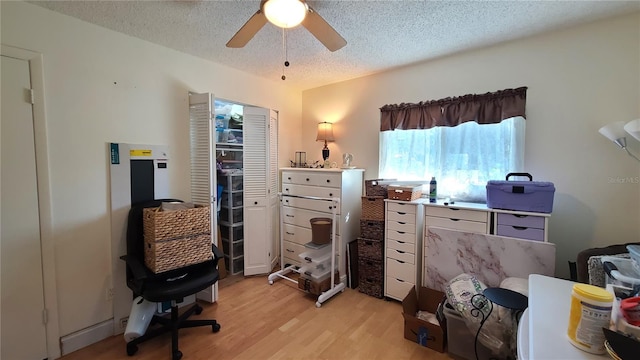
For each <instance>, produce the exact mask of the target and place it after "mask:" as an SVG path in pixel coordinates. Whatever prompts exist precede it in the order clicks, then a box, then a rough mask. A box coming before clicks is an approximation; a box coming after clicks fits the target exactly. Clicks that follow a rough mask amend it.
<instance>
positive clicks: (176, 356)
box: [172, 350, 182, 360]
mask: <svg viewBox="0 0 640 360" xmlns="http://www.w3.org/2000/svg"><path fill="white" fill-rule="evenodd" d="M180 359H182V352H181V351H180V350H176V351H174V352H173V358H172V360H180Z"/></svg>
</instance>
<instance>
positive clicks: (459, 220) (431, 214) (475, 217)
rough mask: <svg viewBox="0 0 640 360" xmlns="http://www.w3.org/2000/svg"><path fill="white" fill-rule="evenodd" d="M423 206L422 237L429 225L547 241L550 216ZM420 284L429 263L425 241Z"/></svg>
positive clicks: (463, 205)
mask: <svg viewBox="0 0 640 360" xmlns="http://www.w3.org/2000/svg"><path fill="white" fill-rule="evenodd" d="M423 205H424V228H423V230H424V235H423V236H427V229H428V227H429V226H433V227H439V228H445V229H451V230H457V231H462V232H470V233H478V234H490V235H499V236H504V237H512V238H516V239H525V240H534V241H540V242H548V241H549V238H548V227H549V217H550V216H551V214H547V213H534V212H525V211H512V210H501V209H491V208H488V207H487V205H486V204H478V203H465V202H459V203H458V202H456V203H454V204H448V205H445V203H444V202H443V201H438V202H436V203H430V202H428V201H423ZM423 244H424V249H423V256H424V257H425V259H424V260H423V262H422V269H423V270H422V276H423V284H424V283H425V276H426V273H427V271H426V270H427V267H428V266H429V264H428V263H427V261H426V257H427V253H428V251H429V250H428V249H427V241H426V240H424V239H423Z"/></svg>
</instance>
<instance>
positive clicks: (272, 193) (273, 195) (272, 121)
mask: <svg viewBox="0 0 640 360" xmlns="http://www.w3.org/2000/svg"><path fill="white" fill-rule="evenodd" d="M278 178H279V176H278V112H277V111H275V110H271V111H270V116H269V184H268V186H269V190H268V196H269V212H268V214H269V216H270V218H269V221H270V229H271V232H270V234H271V252H270V264H271V265H270V269H269V270H271V269H274V268H275V266H276V264H277V263H278V259H280V241H278V240H277V239H279V238H280V227H279V226H280V221H279V219H280V216H279V214H278V212H279V211H280V206H279V205H280V202H279V201H278V189H280V185H279V184H278Z"/></svg>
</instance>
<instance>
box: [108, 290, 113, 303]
mask: <svg viewBox="0 0 640 360" xmlns="http://www.w3.org/2000/svg"><path fill="white" fill-rule="evenodd" d="M107 301H113V288H109V289H107Z"/></svg>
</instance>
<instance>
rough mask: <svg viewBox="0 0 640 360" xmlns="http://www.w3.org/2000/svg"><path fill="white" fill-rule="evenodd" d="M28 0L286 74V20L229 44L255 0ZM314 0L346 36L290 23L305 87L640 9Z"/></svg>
mask: <svg viewBox="0 0 640 360" xmlns="http://www.w3.org/2000/svg"><path fill="white" fill-rule="evenodd" d="M28 2H30V3H34V4H36V5H39V6H42V7H45V8H48V9H51V10H54V11H57V12H60V13H63V14H66V15H70V16H73V17H76V18H79V19H82V20H84V21H87V22H91V23H94V24H97V25H100V26H103V27H106V28H109V29H112V30H115V31H118V32H121V33H124V34H128V35H130V36H134V37H137V38H141V39H144V40H147V41H150V42H153V43H156V44H160V45H163V46H166V47H169V48H173V49H176V50H179V51H181V52H185V53H189V54H192V55H195V56H198V57H201V58H204V59H209V60H211V61H213V62H216V63H219V64H224V65H227V66H229V67H232V68H236V69H239V70H242V71H245V72H249V73H252V74H255V75H258V76H261V77H265V78H269V79H274V80H278V81H281V80H279V79H280V76H281V75H282V71H283V65H282V63H283V45H282V44H283V41H282V30H281V29H279V28H277V27H275V26H273V25H271V24H269V23H267V25H265V27H263V28H262V30H260V31H259V32H258V34H257V35H256V36H255V37H254V38H253V39H252V40H251V41H250V42H249V43H248V44H247V45H246V46H245V47H244V48H241V49H231V48H227V47H226V46H225V44H226V42H227V41H228V40H229V39H230V38H231V37H232V36H233V35H234V34H235V33H236V31H237V30H238V29H239V28H240V27H241V26H242V25H243V24H244V23H245V22H246V21H247V20H248V19H249V18H250V17H251V15H253V14H254V13H255V12H256V10H258V8H259V6H260V1H258V0H252V1H248V0H244V1H238V0H236V1H230V0H226V1H212V0H208V1H202V0H167V1H28ZM308 3H309V4H310V5H311V6H312V7H313V8H314V9H315V10H316V11H317V12H318V13H319V14H320V15H321V16H322V17H323V18H324V19H325V20H326V21H327V22H328V23H329V24H331V25H332V26H333V27H334V28H335V29H336V30H337V31H338V32H339V33H340V34H341V35H342V36H343V37H344V38H345V39H346V40H347V46H345V47H344V48H342V49H340V50H338V51H336V52H330V51H328V50H327V49H326V48H325V47H324V46H323V45H322V44H321V43H320V42H319V41H318V40H316V38H315V37H313V36H312V35H311V34H310V33H309V32H307V30H306V29H305V28H303V27H301V26H299V27H297V28H294V29H291V30H288V31H287V39H288V40H287V55H288V56H287V57H288V60H289V62H290V63H291V65H290V67H288V68H286V69H285V74H286V76H287V79H286V80H285V81H286V82H287V83H288V84H289V85H291V86H294V87H296V88H299V89H308V88H313V87H317V86H321V85H326V84H330V83H334V82H338V81H342V80H347V79H351V78H355V77H359V76H363V75H367V74H371V73H375V72H380V71H384V70H386V69H390V68H395V67H400V66H404V65H408V64H412V63H416V62H421V61H425V60H429V59H434V58H437V57H441V56H445V55H449V54H453V53H456V52H460V51H464V50H468V49H473V48H478V47H484V46H488V45H492V44H496V43H500V42H504V41H509V40H514V39H518V38H522V37H525V36H530V35H533V34H538V33H541V32H546V31H551V30H556V29H561V28H566V27H570V26H573V25H576V24H579V23H584V22H588V21H593V20H596V19H601V18H605V17H610V16H614V15H618V14H623V13H631V12H634V11H638V10H640V1H420V0H400V1H398V0H396V1H366V0H358V1H355V0H349V1H346V0H331V1H327V0H325V1H308ZM639 27H640V25H639Z"/></svg>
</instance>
